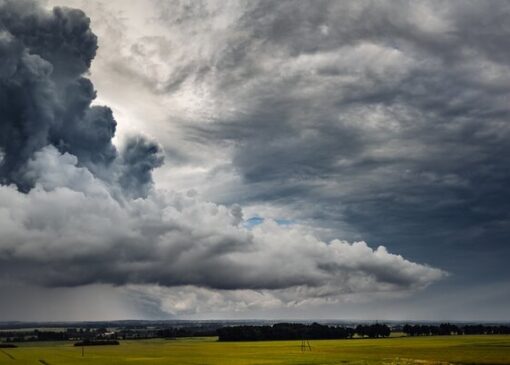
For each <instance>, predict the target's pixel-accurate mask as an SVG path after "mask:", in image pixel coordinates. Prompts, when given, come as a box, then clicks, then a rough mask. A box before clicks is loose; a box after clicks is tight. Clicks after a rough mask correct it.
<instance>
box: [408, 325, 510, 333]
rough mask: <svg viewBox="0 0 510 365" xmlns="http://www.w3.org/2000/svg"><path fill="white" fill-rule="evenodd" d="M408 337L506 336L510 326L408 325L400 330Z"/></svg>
mask: <svg viewBox="0 0 510 365" xmlns="http://www.w3.org/2000/svg"><path fill="white" fill-rule="evenodd" d="M402 330H403V332H404V333H405V334H406V335H408V336H449V335H508V334H510V326H505V325H499V326H484V325H481V324H476V325H464V326H460V325H459V326H457V325H455V324H451V323H441V324H440V325H438V326H435V325H420V324H417V325H409V324H406V325H405V326H404V327H403V328H402Z"/></svg>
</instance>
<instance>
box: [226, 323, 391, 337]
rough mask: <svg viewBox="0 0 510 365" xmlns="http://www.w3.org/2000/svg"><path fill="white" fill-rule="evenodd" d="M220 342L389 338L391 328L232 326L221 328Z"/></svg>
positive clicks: (279, 324)
mask: <svg viewBox="0 0 510 365" xmlns="http://www.w3.org/2000/svg"><path fill="white" fill-rule="evenodd" d="M216 333H217V334H218V340H219V341H266V340H300V339H309V340H323V339H345V338H352V337H354V336H355V335H358V336H360V337H369V338H377V337H388V336H389V335H390V333H391V330H390V328H389V327H388V326H387V325H385V324H371V325H359V326H357V327H356V328H350V327H342V326H326V325H321V324H318V323H313V324H311V325H306V324H300V323H278V324H274V325H272V326H231V327H223V328H219V329H218V330H217V331H216Z"/></svg>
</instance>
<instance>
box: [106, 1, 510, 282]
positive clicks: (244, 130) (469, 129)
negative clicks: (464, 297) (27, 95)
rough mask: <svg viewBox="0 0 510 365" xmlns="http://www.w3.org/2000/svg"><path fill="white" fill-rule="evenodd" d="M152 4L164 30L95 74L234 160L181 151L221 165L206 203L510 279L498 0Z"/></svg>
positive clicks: (505, 97) (503, 34) (503, 50)
mask: <svg viewBox="0 0 510 365" xmlns="http://www.w3.org/2000/svg"><path fill="white" fill-rule="evenodd" d="M154 4H155V6H156V7H157V9H158V13H157V17H158V19H159V23H158V26H159V27H160V28H161V29H165V30H166V31H167V32H161V35H160V36H159V37H156V36H146V37H140V38H138V39H137V38H132V39H131V40H130V41H131V43H130V44H131V45H132V48H131V51H125V52H124V53H123V54H122V57H120V56H119V57H114V56H112V55H108V54H106V55H105V60H104V62H105V66H104V67H107V65H108V62H109V61H110V62H112V63H113V62H117V63H118V62H123V65H125V67H126V69H125V70H124V72H126V73H129V75H136V76H137V77H138V78H139V80H140V83H141V84H143V85H146V86H147V85H148V86H147V87H149V88H151V92H152V93H153V94H152V95H154V96H155V97H160V98H161V99H162V100H171V101H173V100H175V101H176V102H180V103H182V104H183V105H184V106H183V107H182V108H181V109H179V108H176V109H172V108H169V109H168V113H173V114H172V116H173V115H179V116H180V118H181V119H184V120H185V123H183V125H184V126H183V127H182V130H184V132H183V135H184V136H185V138H183V139H185V140H186V141H188V142H189V141H192V143H196V144H199V145H206V146H208V148H210V149H214V150H215V151H221V153H224V154H225V155H226V156H227V157H224V158H223V159H222V160H221V161H220V162H218V159H215V160H213V159H208V156H206V155H202V156H198V157H197V156H196V154H192V153H190V152H189V149H188V148H187V145H186V144H183V145H182V151H183V153H187V154H188V156H189V158H190V159H191V160H194V163H195V164H196V166H197V169H198V168H204V166H207V163H214V164H215V166H214V167H213V168H210V169H208V170H207V174H204V176H203V181H208V182H209V184H208V186H210V188H209V190H208V192H207V193H208V194H211V195H212V196H214V197H215V198H217V199H218V200H220V201H221V202H223V203H225V204H230V203H232V202H239V203H242V204H243V205H244V206H248V207H249V209H248V211H249V213H248V214H249V215H252V216H258V215H260V216H263V215H264V214H268V213H269V214H271V215H272V216H273V217H276V218H282V215H283V218H285V219H288V220H297V221H301V222H303V221H306V222H308V223H309V224H311V225H314V226H320V227H322V228H324V229H325V230H327V232H326V235H327V236H328V237H329V238H333V237H334V236H336V235H338V234H344V232H345V234H346V235H347V237H348V238H349V239H360V237H363V238H364V239H369V240H374V241H376V242H388V245H390V247H391V248H393V249H395V250H398V251H399V252H404V253H406V254H408V255H411V256H412V257H423V258H425V259H426V260H427V261H429V262H433V263H434V264H436V265H441V266H442V265H447V266H450V265H451V266H450V267H451V269H452V270H454V271H456V272H458V273H459V274H462V275H467V276H472V277H474V276H476V277H477V279H476V280H480V278H482V277H483V278H489V277H492V278H496V277H501V276H502V275H503V276H504V277H508V275H510V273H509V272H508V270H507V269H506V265H505V263H504V259H503V258H504V257H506V256H507V255H508V254H509V251H508V247H509V246H508V244H507V240H506V236H507V235H508V227H509V225H508V223H509V216H508V212H509V208H510V206H509V205H510V196H509V193H508V189H507V186H508V183H509V181H510V174H509V173H508V168H507V167H508V163H507V161H506V160H507V158H506V156H507V155H509V154H510V150H509V145H508V143H507V141H508V139H509V137H510V127H509V123H508V118H509V115H510V110H509V106H508V105H509V103H508V101H509V100H510V98H509V97H510V95H509V92H510V79H509V78H508V75H509V71H510V58H509V57H510V54H509V53H508V49H509V48H508V39H509V35H510V34H509V32H510V30H509V29H508V27H507V25H506V23H507V22H506V21H505V19H506V17H508V15H509V13H510V7H509V5H508V3H507V2H504V1H494V2H486V1H469V2H462V3H459V2H442V1H431V2H417V3H416V2H408V1H391V2H390V1H387V2H385V1H382V2H374V1H342V2H337V1H314V2H305V3H303V2H293V1H278V2H272V1H253V2H226V3H225V2H219V1H202V2H196V3H194V4H187V3H186V2H181V1H155V2H154ZM177 45H178V46H177ZM108 57H110V58H108ZM146 58H149V59H150V60H151V67H150V68H148V69H135V68H134V67H132V66H129V65H138V64H140V63H141V62H142V60H144V59H146ZM119 78H120V76H119ZM161 95H163V96H161ZM187 101H191V102H192V103H193V107H192V108H190V107H189V106H188V104H186V102H187ZM162 138H163V139H164V138H165V137H164V136H162ZM163 143H164V142H163ZM178 147H179V146H174V148H178ZM204 150H205V151H207V152H208V151H209V150H207V149H205V147H204ZM219 153H220V152H218V154H219ZM170 157H172V156H170ZM197 180H199V179H198V178H197ZM186 181H187V180H186ZM198 184H200V183H198ZM215 184H216V185H215ZM199 186H200V185H199ZM203 189H207V188H203ZM480 260H482V262H483V264H479V265H477V264H476V263H480ZM473 265H475V266H477V267H478V268H477V270H479V271H478V272H477V274H475V272H474V271H473V270H471V268H472V267H473Z"/></svg>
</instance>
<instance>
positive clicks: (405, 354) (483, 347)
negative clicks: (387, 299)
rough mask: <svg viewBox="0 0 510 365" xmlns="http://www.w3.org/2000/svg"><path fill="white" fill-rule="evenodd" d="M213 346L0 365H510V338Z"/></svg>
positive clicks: (37, 355) (23, 356)
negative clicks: (309, 348) (304, 349)
mask: <svg viewBox="0 0 510 365" xmlns="http://www.w3.org/2000/svg"><path fill="white" fill-rule="evenodd" d="M310 344H311V346H312V351H311V352H310V351H307V352H302V351H301V346H300V345H301V341H273V342H240V343H231V342H217V341H216V339H215V338H200V339H179V340H162V339H161V340H144V341H122V342H121V344H120V345H119V346H96V347H85V356H84V357H82V356H81V348H79V347H73V346H72V344H70V343H31V344H23V345H21V346H20V347H19V348H14V349H0V364H2V365H4V364H6V365H8V364H12V365H18V364H27V365H28V364H39V365H40V364H49V365H64V364H65V365H67V364H95V365H101V364H153V365H160V364H180V365H186V364H188V365H195V364H222V365H228V364H232V365H244V364H302V365H305V364H306V365H313V364H321V365H326V364H439V363H443V364H445V363H459V364H510V336H496V335H494V336H444V337H402V338H388V339H375V340H369V339H354V340H324V341H310Z"/></svg>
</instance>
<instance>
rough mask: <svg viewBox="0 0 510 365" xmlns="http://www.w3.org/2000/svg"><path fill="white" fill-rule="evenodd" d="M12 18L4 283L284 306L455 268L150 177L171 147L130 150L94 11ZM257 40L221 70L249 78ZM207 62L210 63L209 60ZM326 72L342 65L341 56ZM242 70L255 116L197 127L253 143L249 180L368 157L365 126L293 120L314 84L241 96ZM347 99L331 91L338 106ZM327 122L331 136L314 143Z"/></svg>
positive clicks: (3, 169)
mask: <svg viewBox="0 0 510 365" xmlns="http://www.w3.org/2000/svg"><path fill="white" fill-rule="evenodd" d="M162 6H163V8H162V9H163V10H164V9H165V6H164V4H162ZM190 9H191V8H190ZM257 9H258V7H257V6H255V8H253V9H252V11H254V12H255V13H254V14H258V12H264V9H263V8H260V9H258V10H257ZM163 14H166V12H163ZM176 14H177V15H178V16H180V15H179V13H176ZM275 14H277V12H276V13H275ZM181 15H182V16H183V18H182V19H180V20H179V21H180V22H181V23H182V24H185V23H186V22H187V21H188V20H189V18H188V17H187V16H185V15H186V14H181ZM164 16H166V15H164ZM272 16H273V15H272ZM249 18H250V17H246V18H245V19H243V22H242V23H244V22H247V24H245V25H243V26H247V27H253V25H251V26H250V25H249V24H250V22H251V20H250V19H249ZM267 21H268V22H269V23H268V24H271V22H273V21H274V20H272V19H268V20H267ZM282 26H283V28H282V31H283V33H281V32H280V31H278V32H276V30H275V33H274V35H277V34H278V36H284V35H285V29H287V28H286V26H285V22H283V23H282ZM184 28H186V27H184ZM269 28H270V27H269ZM269 28H268V29H269ZM0 31H1V33H0V52H1V58H0V116H1V123H0V132H1V133H0V150H1V153H0V157H1V162H0V179H1V185H0V217H1V219H0V231H1V232H2V234H1V235H0V264H1V265H0V278H1V279H2V280H1V281H2V282H7V281H10V282H11V281H12V282H19V283H27V284H28V283H29V284H30V285H39V286H43V287H76V286H83V285H94V284H99V283H101V284H111V285H117V286H128V287H129V286H132V287H133V286H134V287H136V285H141V288H142V289H139V288H138V287H136V288H138V289H137V290H141V291H142V292H144V293H150V292H151V290H152V289H151V288H154V287H153V286H154V285H155V286H156V287H158V286H159V288H176V289H175V290H177V291H178V292H179V290H181V291H182V290H184V291H185V293H184V292H183V295H184V296H186V295H189V291H190V290H196V292H197V293H199V292H200V293H202V294H201V295H203V296H204V298H206V297H209V296H213V297H214V296H215V294H214V293H217V294H218V295H220V297H221V296H223V297H224V298H226V299H225V301H226V302H232V301H234V302H235V301H238V302H243V301H245V299H243V298H255V297H257V296H259V295H261V296H262V297H264V298H266V299H267V298H269V299H268V300H269V301H270V302H273V303H280V304H282V305H286V304H288V303H295V304H296V303H303V302H306V301H307V300H312V299H313V300H319V301H321V300H326V301H328V300H340V298H341V297H342V296H343V295H351V294H360V293H366V294H374V293H392V294H398V293H411V292H414V291H417V290H420V289H424V288H426V287H427V286H429V285H430V284H431V283H433V282H436V281H438V280H440V279H441V278H444V277H445V276H446V275H447V273H446V271H443V270H440V269H437V268H434V267H430V266H427V265H425V264H418V263H415V262H412V261H410V260H407V259H405V258H404V257H402V256H400V255H396V254H392V253H389V252H388V250H387V249H386V248H385V247H383V246H379V247H378V248H376V249H372V248H370V247H369V246H368V245H367V244H366V243H365V242H364V241H362V240H360V241H358V242H354V243H349V242H347V241H345V240H340V239H331V240H327V241H325V240H323V239H320V238H318V237H317V236H316V234H315V230H314V228H313V227H310V226H307V225H306V224H299V223H292V224H282V223H281V222H280V221H278V220H273V219H266V220H263V221H262V223H261V224H258V225H256V226H250V225H249V224H247V222H246V221H244V220H243V218H244V216H245V215H244V213H243V209H242V208H241V207H240V206H239V205H231V204H228V205H224V204H223V205H222V204H217V203H212V202H208V201H207V200H205V199H203V198H201V197H200V196H199V195H198V194H197V192H196V191H195V190H189V191H188V192H182V193H181V192H172V191H167V190H164V189H157V187H155V186H154V182H153V176H152V175H153V170H154V169H155V168H158V167H161V166H162V165H163V151H162V149H161V147H160V145H159V144H158V143H156V142H153V141H149V140H148V139H146V138H145V137H143V136H139V135H135V136H131V137H130V138H127V139H126V140H125V141H123V143H122V145H121V147H120V148H118V147H117V146H116V144H114V143H113V139H114V137H115V134H116V129H117V122H116V120H115V118H114V115H113V112H112V110H111V109H110V108H108V107H106V106H100V105H95V104H94V105H93V102H94V100H95V98H96V91H95V90H94V86H93V85H92V82H91V81H90V80H89V79H88V78H87V73H88V70H89V67H90V66H91V62H92V60H93V59H94V57H95V54H96V51H97V38H96V36H95V35H94V34H93V33H92V31H91V29H90V20H89V18H88V17H87V16H86V15H85V14H84V12H82V11H80V10H74V9H69V8H64V7H55V8H53V10H51V11H48V10H46V9H44V8H42V7H40V6H39V5H38V4H37V3H36V2H32V1H1V2H0ZM259 36H260V37H266V35H264V34H259V35H257V34H256V32H255V33H253V34H251V35H250V37H253V39H255V40H256V39H257V37H259ZM281 41H282V42H284V43H288V42H287V41H285V40H284V39H282V40H281ZM312 43H313V42H312ZM289 44H290V43H289ZM245 46H249V44H246V43H245ZM310 47H312V46H311V43H310V44H309V45H306V44H305V45H293V49H289V50H284V51H285V52H288V53H289V54H292V55H296V57H297V55H298V54H299V53H300V52H302V51H303V52H305V51H306V52H308V51H310V52H311V51H312V49H311V48H310ZM312 48H313V47H312ZM365 51H367V52H375V53H376V54H379V53H378V52H379V51H380V50H378V49H377V47H376V49H375V50H374V49H372V48H370V47H369V49H368V50H365V49H361V50H359V52H361V53H363V52H365ZM251 52H252V51H250V50H248V49H244V50H243V49H240V48H239V49H237V48H236V47H234V48H232V49H231V50H230V51H229V53H231V57H233V58H232V59H225V60H222V59H219V60H218V67H219V68H218V70H220V71H222V70H223V67H224V68H225V69H228V70H230V71H233V73H232V75H235V74H236V73H237V72H238V71H239V72H241V74H243V75H244V76H243V77H246V79H247V80H250V79H251V76H250V72H256V70H255V69H254V70H252V71H250V70H241V69H238V71H236V69H235V67H234V66H231V65H234V64H237V63H239V62H241V61H242V58H243V57H245V56H246V55H247V56H250V54H251ZM253 52H255V50H253ZM306 52H305V53H306ZM381 52H382V51H381ZM192 56H193V55H192V54H190V59H191V58H192ZM229 57H230V56H229ZM391 57H393V56H391ZM391 57H390V58H391ZM394 57H400V56H399V55H394ZM198 59H199V61H200V58H198ZM300 62H303V61H299V60H298V61H297V64H295V65H294V66H292V65H290V66H291V68H292V67H296V70H295V71H291V74H292V73H293V72H296V73H300V72H301V71H299V67H300V66H299V65H300ZM304 62H305V63H306V62H308V61H306V60H305V61H304ZM243 63H244V61H243ZM248 63H249V62H248ZM328 65H329V61H328V60H326V61H325V64H324V67H325V70H326V69H327V70H330V68H331V67H329V66H328ZM199 66H200V65H199ZM269 66H270V67H271V68H273V66H274V65H269ZM328 67H329V68H328ZM359 67H362V68H363V67H368V65H365V66H363V65H362V64H361V65H359ZM190 70H197V68H196V67H192V66H189V67H184V68H183V70H182V72H183V74H182V75H181V76H179V77H177V78H176V79H174V80H172V81H169V80H164V81H165V82H164V85H162V86H161V87H160V89H159V91H158V92H161V93H166V92H170V91H171V90H174V89H176V88H179V87H180V86H179V85H181V83H182V82H185V79H186V78H187V77H188V76H187V73H188V72H190ZM198 70H201V71H200V73H203V77H204V78H207V77H209V76H208V73H209V69H208V68H207V67H205V66H204V67H199V68H198ZM383 71H384V72H385V71H386V68H385V67H384V66H383V67H382V69H381V72H383ZM324 72H325V73H326V74H328V75H330V74H331V75H336V71H335V70H332V69H331V70H330V71H324ZM395 72H396V73H397V74H398V73H399V72H401V71H398V70H395ZM290 76H291V77H290V79H289V80H288V81H284V80H280V81H281V82H282V84H281V85H280V86H281V87H284V84H287V86H286V87H289V86H292V83H293V82H294V81H292V80H295V79H296V78H298V77H297V75H294V76H292V75H290ZM270 77H271V78H272V79H274V80H273V82H271V83H270V84H271V85H273V84H275V83H276V84H280V81H278V77H277V75H270ZM324 77H329V76H324ZM289 82H290V84H289ZM233 83H235V80H230V81H228V80H224V81H222V83H221V89H224V91H225V93H227V94H226V96H228V97H232V102H235V103H237V102H239V105H240V107H242V108H243V109H246V110H252V111H251V112H250V113H244V115H245V116H247V117H246V118H245V119H243V120H240V121H239V123H238V124H239V125H238V126H234V124H233V123H232V122H231V121H230V120H228V119H225V120H224V121H222V122H221V123H217V124H214V125H210V126H207V127H206V126H204V127H202V128H198V127H196V128H192V129H193V135H194V138H196V141H199V140H200V139H202V138H205V136H206V135H208V136H209V137H208V138H210V140H209V141H207V142H200V143H203V144H204V145H206V144H208V143H210V142H211V141H215V140H224V139H233V138H234V139H238V140H240V141H242V144H241V146H242V147H241V146H240V148H238V149H237V148H236V149H235V154H234V156H233V163H234V165H235V166H238V167H239V168H240V170H241V171H242V174H243V176H244V178H245V179H247V180H251V181H271V180H273V179H277V178H279V176H280V177H281V174H283V175H286V176H288V177H289V178H290V179H291V180H293V179H294V175H295V174H296V173H299V174H300V176H303V177H304V179H303V181H306V180H308V177H309V176H312V175H317V174H318V175H321V174H320V170H321V169H325V168H327V167H328V166H329V167H331V166H333V165H334V164H335V163H336V162H334V161H336V159H337V156H338V155H339V154H345V153H347V151H348V154H350V155H352V156H354V155H355V154H356V153H358V152H359V151H363V150H366V147H363V144H362V143H360V131H359V130H358V129H359V128H357V127H352V128H351V127H348V126H347V124H348V123H347V122H345V123H340V125H338V126H332V125H330V124H331V121H332V120H331V119H330V118H329V117H328V118H325V119H324V122H318V123H317V127H316V128H315V127H313V128H312V127H311V125H309V123H311V122H317V119H313V120H306V118H303V117H299V118H291V119H289V117H290V114H289V113H288V112H287V111H285V110H284V109H285V108H284V105H285V103H286V102H290V101H292V102H297V101H299V100H298V99H301V98H303V100H304V98H305V94H306V92H305V91H306V90H300V89H299V88H296V89H295V92H293V93H291V95H289V94H288V95H287V96H286V97H284V98H283V99H282V98H274V95H276V94H275V93H278V92H279V91H278V90H277V89H278V88H277V89H275V90H274V93H273V92H271V93H270V94H268V95H266V96H265V97H264V98H260V97H256V96H255V93H256V92H257V90H258V89H257V88H255V89H254V88H253V87H251V86H249V85H248V87H247V88H245V90H246V91H245V92H242V93H239V97H246V96H250V95H251V96H250V99H252V100H251V104H250V105H251V107H250V108H248V107H247V105H246V103H243V102H242V101H241V100H239V99H237V98H234V97H233V94H229V90H231V89H230V87H229V84H231V85H233ZM257 83H258V82H257ZM230 92H231V91H230ZM246 93H247V94H246ZM301 93H305V94H301ZM300 94H301V96H300ZM296 97H297V98H298V99H296ZM286 98H287V99H286ZM271 99H274V100H273V101H272V102H270V100H271ZM263 102H264V103H266V102H267V107H265V108H264V109H266V110H267V111H268V112H267V114H264V113H263V114H257V113H255V109H256V108H255V106H256V105H259V106H260V105H261V103H263ZM338 102H340V101H339V100H336V101H334V100H332V99H331V103H332V104H331V105H333V104H335V103H338ZM326 109H327V108H326ZM312 111H314V110H310V112H312ZM324 113H326V110H325V111H324ZM268 118H269V119H268ZM271 118H278V120H279V121H281V123H273V120H272V119H271ZM314 118H320V114H318V115H315V117H314ZM257 121H258V122H259V123H255V122H257ZM295 123H297V124H295ZM307 125H308V127H307ZM255 129H257V130H258V131H259V132H260V135H259V134H258V133H255V132H254V131H255ZM265 134H271V135H272V136H273V138H270V139H268V143H267V144H266V146H267V149H266V150H265V151H263V150H260V149H257V148H255V146H256V145H257V144H258V143H260V142H261V140H260V139H259V138H261V137H262V136H263V135H265ZM345 134H348V135H350V136H351V138H349V139H347V138H345ZM321 136H322V137H324V138H323V142H321V143H320V144H317V145H315V147H314V143H315V141H316V140H317V139H318V138H319V137H321ZM326 136H328V138H326ZM340 137H342V138H341V140H338V139H340ZM275 138H281V143H275ZM302 138H304V139H305V140H306V141H309V143H310V146H311V148H312V150H313V151H314V153H313V154H311V153H308V152H310V151H312V150H310V151H308V152H307V150H306V149H304V150H303V148H302V147H300V145H301V143H302ZM317 143H318V142H317ZM333 147H334V148H333ZM165 148H166V146H165ZM266 154H267V155H266ZM270 156H278V159H277V160H278V161H279V166H280V167H277V166H273V165H272V163H273V162H275V161H276V159H272V158H270ZM335 156H336V157H335ZM271 160H273V162H271ZM281 166H285V168H283V169H282V168H281ZM297 166H300V167H299V169H297ZM147 285H153V286H147ZM182 288H184V289H182ZM198 288H200V289H198ZM162 290H163V289H162ZM169 298H170V297H169ZM167 300H170V299H167ZM204 300H206V299H204ZM246 300H248V301H249V299H246ZM262 302H264V303H265V302H266V301H262ZM264 305H265V304H264ZM241 307H242V306H241ZM248 307H249V306H248ZM168 311H169V312H175V311H172V310H170V309H169V310H168ZM176 311H177V312H178V310H176Z"/></svg>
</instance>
